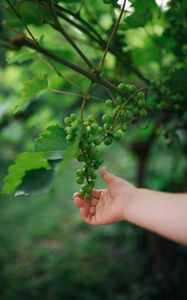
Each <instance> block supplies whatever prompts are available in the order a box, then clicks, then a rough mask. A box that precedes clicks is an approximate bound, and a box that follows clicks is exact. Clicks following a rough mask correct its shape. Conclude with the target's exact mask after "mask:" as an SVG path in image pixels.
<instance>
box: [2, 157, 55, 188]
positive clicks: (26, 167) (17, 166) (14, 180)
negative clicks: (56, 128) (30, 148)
mask: <svg viewBox="0 0 187 300" xmlns="http://www.w3.org/2000/svg"><path fill="white" fill-rule="evenodd" d="M41 168H44V169H50V168H51V167H50V165H49V163H48V161H47V160H46V158H45V155H44V153H40V152H38V153H29V152H24V153H22V154H20V155H18V156H17V158H16V160H15V163H14V164H13V165H11V166H10V167H9V169H8V175H7V176H6V177H5V179H4V187H3V193H12V192H13V191H14V190H15V189H16V188H17V187H18V186H19V185H20V184H21V182H22V178H23V177H24V176H25V174H26V172H27V171H30V170H37V169H41Z"/></svg>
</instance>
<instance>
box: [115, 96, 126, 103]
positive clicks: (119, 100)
mask: <svg viewBox="0 0 187 300" xmlns="http://www.w3.org/2000/svg"><path fill="white" fill-rule="evenodd" d="M116 101H117V103H123V102H124V100H123V97H121V96H118V97H116Z"/></svg>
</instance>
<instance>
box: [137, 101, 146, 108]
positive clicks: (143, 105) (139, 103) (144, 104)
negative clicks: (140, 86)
mask: <svg viewBox="0 0 187 300" xmlns="http://www.w3.org/2000/svg"><path fill="white" fill-rule="evenodd" d="M138 106H140V107H145V106H146V101H145V99H140V100H138Z"/></svg>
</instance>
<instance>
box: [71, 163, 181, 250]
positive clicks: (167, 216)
mask: <svg viewBox="0 0 187 300" xmlns="http://www.w3.org/2000/svg"><path fill="white" fill-rule="evenodd" d="M101 177H102V178H103V180H104V181H105V182H106V184H107V188H106V189H99V190H98V189H94V190H93V199H92V200H88V199H86V198H82V197H80V195H79V194H78V193H75V194H74V195H73V197H74V204H75V206H76V207H78V208H79V211H80V215H81V217H82V218H83V220H84V221H86V222H87V223H88V224H91V225H107V224H113V223H117V222H120V221H124V220H126V221H129V222H131V223H133V224H135V225H138V226H140V227H142V228H145V229H148V230H150V231H153V232H155V233H157V234H160V235H162V236H164V237H166V238H169V239H171V240H173V241H176V242H178V243H181V244H184V245H187V194H171V193H164V192H157V191H152V190H149V189H139V188H136V187H135V186H133V185H132V184H130V183H129V182H128V181H126V180H124V179H122V178H120V177H117V176H115V175H113V174H111V173H109V172H108V170H107V169H106V168H102V169H101Z"/></svg>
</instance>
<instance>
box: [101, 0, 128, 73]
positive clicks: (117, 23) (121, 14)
mask: <svg viewBox="0 0 187 300" xmlns="http://www.w3.org/2000/svg"><path fill="white" fill-rule="evenodd" d="M125 4H126V0H124V2H123V6H122V8H121V12H120V14H119V17H118V19H117V22H116V24H115V26H114V29H113V31H112V33H111V35H110V37H109V39H108V42H107V45H106V48H105V51H104V54H103V57H102V58H101V61H100V64H99V73H101V72H102V70H103V67H104V62H105V58H106V55H107V52H108V50H109V47H110V45H111V42H112V40H113V38H114V35H115V33H116V32H117V29H118V26H119V23H120V21H121V18H122V16H123V12H124V9H125Z"/></svg>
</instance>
